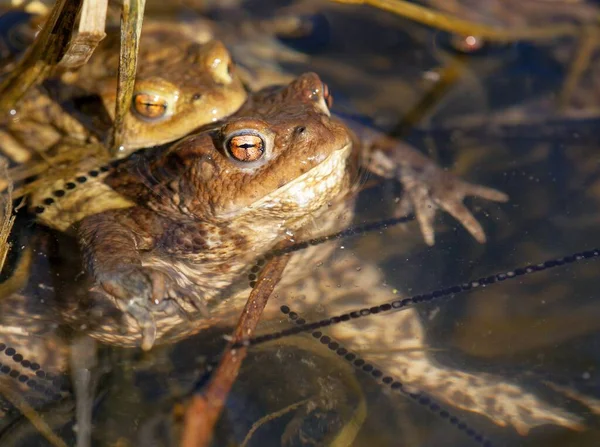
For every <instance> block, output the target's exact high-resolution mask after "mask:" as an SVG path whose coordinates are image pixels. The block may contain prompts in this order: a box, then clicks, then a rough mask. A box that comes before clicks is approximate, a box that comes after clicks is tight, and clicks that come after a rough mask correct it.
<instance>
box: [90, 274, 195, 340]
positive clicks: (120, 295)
mask: <svg viewBox="0 0 600 447" xmlns="http://www.w3.org/2000/svg"><path fill="white" fill-rule="evenodd" d="M96 276H97V281H98V283H99V284H100V286H101V288H102V289H103V290H104V291H105V292H107V293H108V294H109V295H111V296H112V297H114V298H115V299H116V300H115V301H116V305H117V306H118V307H119V308H120V310H121V311H122V312H125V313H126V314H128V315H130V316H131V317H133V318H134V320H135V321H136V323H137V324H138V326H139V328H140V331H141V348H142V349H143V350H146V351H147V350H149V349H151V348H152V346H154V343H155V341H156V334H157V327H156V319H155V313H156V312H168V313H170V312H173V311H175V312H177V313H179V314H183V315H187V313H186V310H185V309H184V307H183V301H184V300H189V299H191V301H192V304H193V305H194V307H196V308H197V309H198V310H199V311H200V312H201V313H204V312H205V310H206V309H205V306H204V303H203V302H202V301H201V300H200V299H199V298H198V297H194V296H193V294H192V295H191V296H192V298H190V297H189V296H186V294H185V291H184V290H182V289H181V288H180V287H179V286H177V284H176V282H175V281H174V280H173V279H172V278H171V277H170V276H169V275H168V274H166V273H164V272H161V271H158V270H155V269H150V268H146V267H141V266H133V267H132V266H129V267H122V268H115V269H111V271H105V272H102V273H100V274H98V272H97V274H96Z"/></svg>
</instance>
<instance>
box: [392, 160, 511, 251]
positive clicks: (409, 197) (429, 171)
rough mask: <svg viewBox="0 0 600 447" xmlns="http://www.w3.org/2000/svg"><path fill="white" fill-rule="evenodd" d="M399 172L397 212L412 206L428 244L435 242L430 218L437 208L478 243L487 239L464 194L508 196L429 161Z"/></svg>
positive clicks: (498, 198) (499, 198)
mask: <svg viewBox="0 0 600 447" xmlns="http://www.w3.org/2000/svg"><path fill="white" fill-rule="evenodd" d="M408 171H409V172H406V171H404V172H402V173H401V175H400V176H399V177H400V182H401V183H402V185H403V186H404V189H405V194H406V195H405V197H404V199H403V201H402V202H401V204H400V206H399V209H398V214H400V213H401V212H404V213H405V212H406V211H407V209H413V210H414V212H415V215H416V217H417V221H418V222H419V226H420V227H421V232H422V233H423V237H424V238H425V242H426V243H427V245H433V244H434V241H435V237H434V230H433V219H434V217H435V213H436V211H437V210H438V208H441V209H443V210H444V211H446V212H447V213H449V214H450V215H452V216H453V217H454V218H455V219H456V220H458V221H459V222H460V223H461V224H462V225H463V226H464V227H465V228H466V229H467V231H468V232H469V233H471V235H472V236H473V237H474V238H475V239H476V240H477V241H478V242H480V243H484V242H485V240H486V237H485V232H484V231H483V228H482V227H481V224H480V223H479V222H478V221H477V220H476V219H475V217H474V216H473V214H471V212H470V211H469V209H468V208H467V207H466V206H465V205H464V204H463V200H464V199H465V197H467V196H474V197H481V198H483V199H487V200H492V201H494V202H506V201H508V196H507V195H506V194H504V193H503V192H500V191H497V190H495V189H492V188H488V187H486V186H481V185H475V184H472V183H468V182H465V181H463V180H461V179H459V178H458V177H456V176H454V175H453V174H451V173H449V172H446V171H444V170H443V169H440V168H439V167H437V166H436V165H435V164H433V163H431V164H428V165H426V166H424V167H423V169H421V170H414V171H412V170H408Z"/></svg>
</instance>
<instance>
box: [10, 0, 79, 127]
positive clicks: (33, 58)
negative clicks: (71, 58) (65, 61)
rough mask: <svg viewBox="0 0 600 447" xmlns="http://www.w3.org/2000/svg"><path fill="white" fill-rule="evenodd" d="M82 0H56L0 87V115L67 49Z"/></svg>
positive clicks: (52, 66)
mask: <svg viewBox="0 0 600 447" xmlns="http://www.w3.org/2000/svg"><path fill="white" fill-rule="evenodd" d="M81 1H82V0H58V1H57V2H56V4H55V5H54V7H53V8H52V11H51V13H50V16H49V17H48V20H47V21H46V23H45V24H44V27H43V28H42V30H41V31H40V33H39V34H38V35H37V37H36V38H35V41H34V42H33V45H31V47H29V49H28V50H27V52H26V53H25V55H24V56H23V59H21V61H20V62H19V64H18V65H17V66H16V67H15V69H14V70H12V71H11V72H10V73H9V74H8V76H7V77H6V78H5V79H4V80H3V81H2V84H0V115H3V114H6V113H8V112H9V111H10V110H12V109H13V108H14V107H15V105H16V104H17V102H18V101H19V100H20V99H21V98H22V97H23V95H25V93H26V92H27V90H29V88H31V87H32V86H35V85H38V84H39V83H41V82H42V81H43V80H44V79H46V77H48V75H49V74H50V72H51V71H52V69H53V68H54V67H56V65H57V64H58V62H59V61H60V60H61V58H62V57H63V56H64V55H65V53H66V51H67V49H68V43H69V40H70V39H71V35H72V33H73V29H74V27H75V20H76V18H77V14H78V13H79V10H80V9H81Z"/></svg>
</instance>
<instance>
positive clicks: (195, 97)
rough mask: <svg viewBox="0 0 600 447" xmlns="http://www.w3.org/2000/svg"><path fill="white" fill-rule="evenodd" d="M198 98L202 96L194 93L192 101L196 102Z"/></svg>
mask: <svg viewBox="0 0 600 447" xmlns="http://www.w3.org/2000/svg"><path fill="white" fill-rule="evenodd" d="M200 98H202V94H200V93H194V96H192V100H193V101H198V100H199V99H200Z"/></svg>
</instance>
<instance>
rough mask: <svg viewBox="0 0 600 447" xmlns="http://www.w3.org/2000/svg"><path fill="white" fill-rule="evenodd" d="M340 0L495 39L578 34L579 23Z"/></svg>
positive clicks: (380, 0) (400, 1)
mask: <svg viewBox="0 0 600 447" xmlns="http://www.w3.org/2000/svg"><path fill="white" fill-rule="evenodd" d="M332 1H334V2H337V3H346V4H353V5H369V6H372V7H374V8H379V9H382V10H384V11H388V12H391V13H394V14H397V15H399V16H402V17H406V18H407V19H410V20H414V21H415V22H418V23H422V24H423V25H427V26H430V27H432V28H436V29H439V30H442V31H447V32H450V33H456V34H460V35H463V36H478V37H481V38H482V39H487V40H491V41H495V42H514V41H517V40H544V39H550V38H555V37H559V36H568V35H572V36H573V35H577V34H578V33H579V27H578V26H577V25H576V24H570V23H568V24H559V25H551V26H543V27H542V26H540V27H524V28H498V27H494V26H488V25H482V24H481V23H477V22H471V21H469V20H464V19H460V18H458V17H453V16H451V15H449V14H444V13H442V12H439V11H435V10H433V9H430V8H427V7H425V6H420V5H417V4H415V3H411V2H407V1H404V0H332Z"/></svg>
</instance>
